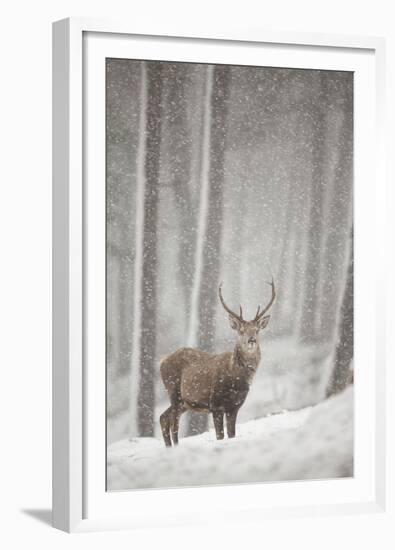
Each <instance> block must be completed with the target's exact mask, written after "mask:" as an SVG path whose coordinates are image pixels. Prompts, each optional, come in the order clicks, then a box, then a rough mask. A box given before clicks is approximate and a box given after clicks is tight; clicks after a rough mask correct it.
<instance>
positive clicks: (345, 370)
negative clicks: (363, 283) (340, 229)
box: [326, 232, 354, 397]
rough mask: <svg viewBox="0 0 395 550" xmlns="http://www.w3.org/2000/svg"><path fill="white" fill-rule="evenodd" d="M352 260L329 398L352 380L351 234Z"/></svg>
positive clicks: (344, 297)
mask: <svg viewBox="0 0 395 550" xmlns="http://www.w3.org/2000/svg"><path fill="white" fill-rule="evenodd" d="M350 238H351V244H350V259H349V264H348V270H347V279H346V285H345V289H344V294H343V300H342V305H341V310H340V324H339V334H338V341H337V346H336V351H335V359H334V368H333V372H332V374H331V377H330V380H329V384H328V387H327V391H326V395H327V397H329V396H330V395H333V394H335V393H338V392H340V391H342V390H343V389H344V388H345V387H346V386H347V384H348V382H349V380H350V365H351V361H352V358H353V355H354V246H353V232H351V237H350Z"/></svg>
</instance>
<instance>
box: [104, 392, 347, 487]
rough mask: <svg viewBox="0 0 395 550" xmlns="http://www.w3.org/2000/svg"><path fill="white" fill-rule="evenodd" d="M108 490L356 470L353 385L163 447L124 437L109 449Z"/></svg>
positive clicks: (316, 475)
mask: <svg viewBox="0 0 395 550" xmlns="http://www.w3.org/2000/svg"><path fill="white" fill-rule="evenodd" d="M107 464H108V468H107V489H108V490H110V491H111V490H125V489H143V488H154V487H180V486H195V485H208V484H210V485H211V484H214V485H220V484H229V483H252V482H259V481H284V480H301V479H325V478H339V477H350V476H352V475H353V388H352V387H351V386H350V387H349V388H347V389H346V390H345V391H344V392H343V393H341V394H339V395H337V396H335V397H332V398H331V399H328V400H326V401H324V402H322V403H320V404H319V405H316V406H314V407H307V408H304V409H301V410H298V411H290V412H288V411H284V412H282V413H279V414H274V415H271V416H266V417H263V418H259V419H255V420H250V421H248V422H244V423H239V424H238V425H237V436H236V438H235V439H230V440H229V439H224V440H222V441H217V440H216V439H215V434H214V431H213V430H210V431H209V432H208V433H205V434H202V435H198V436H195V437H189V438H182V439H181V440H180V445H179V446H178V447H176V448H171V449H166V448H165V447H164V444H163V441H162V440H161V439H159V438H133V439H130V440H128V439H124V440H121V441H118V442H116V443H113V444H111V445H109V447H108V449H107Z"/></svg>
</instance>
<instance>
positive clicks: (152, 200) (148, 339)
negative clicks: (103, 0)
mask: <svg viewBox="0 0 395 550" xmlns="http://www.w3.org/2000/svg"><path fill="white" fill-rule="evenodd" d="M145 70H146V77H145V78H146V92H145V94H144V95H145V101H146V106H145V114H144V120H145V132H143V136H145V144H144V146H145V151H144V174H143V177H144V199H143V200H144V204H143V206H144V216H143V220H142V235H141V237H142V250H141V258H140V261H141V275H140V285H141V286H140V288H141V296H140V301H139V302H140V303H139V304H138V303H137V304H136V307H137V308H138V306H139V305H140V311H141V313H140V327H138V332H139V334H138V337H139V348H140V353H139V366H140V368H139V388H138V398H137V407H138V408H137V414H138V420H137V425H138V433H139V435H140V436H143V437H147V436H153V435H154V406H155V368H156V366H155V351H156V280H157V224H158V194H159V160H160V138H161V100H162V65H161V64H160V63H156V62H147V63H146V69H145ZM134 368H136V365H134Z"/></svg>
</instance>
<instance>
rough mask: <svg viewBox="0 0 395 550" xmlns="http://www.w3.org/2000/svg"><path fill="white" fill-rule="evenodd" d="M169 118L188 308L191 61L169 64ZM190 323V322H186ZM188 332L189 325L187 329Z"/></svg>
mask: <svg viewBox="0 0 395 550" xmlns="http://www.w3.org/2000/svg"><path fill="white" fill-rule="evenodd" d="M164 70H165V74H166V78H165V82H166V88H167V95H166V118H167V120H168V134H167V141H168V155H169V165H170V184H171V187H172V189H173V191H174V199H175V204H176V206H177V209H178V217H179V224H180V235H181V238H180V246H179V260H178V264H177V275H178V278H179V280H180V282H181V285H182V290H183V294H184V304H185V308H186V310H187V309H188V308H189V305H190V297H191V291H192V284H193V272H194V265H193V258H194V241H195V233H196V231H195V223H194V217H195V213H194V208H193V200H192V193H191V188H190V180H191V163H192V137H191V135H190V132H189V131H188V118H187V97H186V86H187V80H188V71H189V67H188V65H181V66H180V64H171V63H169V64H166V65H165V68H164ZM185 325H186V327H187V323H185ZM186 332H187V329H186Z"/></svg>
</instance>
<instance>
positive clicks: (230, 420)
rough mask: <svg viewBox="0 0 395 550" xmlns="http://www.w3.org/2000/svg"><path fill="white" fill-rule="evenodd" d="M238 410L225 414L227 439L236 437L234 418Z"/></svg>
mask: <svg viewBox="0 0 395 550" xmlns="http://www.w3.org/2000/svg"><path fill="white" fill-rule="evenodd" d="M238 412H239V410H238V409H235V410H233V411H229V412H227V413H226V431H227V432H228V437H235V435H236V418H237V413H238Z"/></svg>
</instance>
